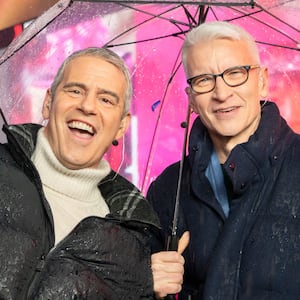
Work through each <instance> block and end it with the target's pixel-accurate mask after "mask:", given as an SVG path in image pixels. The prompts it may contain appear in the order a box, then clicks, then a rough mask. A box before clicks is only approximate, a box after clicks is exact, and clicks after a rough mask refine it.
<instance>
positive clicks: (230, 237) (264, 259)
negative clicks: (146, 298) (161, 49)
mask: <svg viewBox="0 0 300 300" xmlns="http://www.w3.org/2000/svg"><path fill="white" fill-rule="evenodd" d="M182 61H183V66H184V70H185V74H186V78H187V87H186V93H187V96H188V100H189V105H190V109H191V111H193V112H194V113H196V114H197V115H198V117H197V118H196V119H195V121H194V123H193V126H192V128H191V132H190V135H189V147H188V155H187V156H186V158H185V160H184V164H183V174H182V186H181V195H180V205H179V218H178V227H177V228H178V229H177V231H178V235H179V236H181V235H182V234H183V233H184V232H189V235H190V241H189V245H188V247H187V248H186V250H185V251H184V252H183V257H180V255H177V256H176V255H174V256H173V257H172V259H171V258H170V254H168V253H167V252H165V251H161V250H162V245H163V244H164V243H165V241H166V238H167V237H168V236H169V235H170V230H169V227H170V225H171V224H172V220H173V210H174V201H175V199H176V191H177V182H178V174H179V167H180V164H179V163H175V164H173V165H171V166H169V167H167V168H166V169H165V170H164V171H163V173H162V174H161V175H160V176H159V177H158V178H157V179H156V180H155V181H154V182H153V183H152V184H151V186H150V188H149V191H148V195H147V198H148V199H149V201H150V202H151V203H152V204H153V206H154V209H155V210H156V211H157V212H158V214H159V218H160V221H161V224H162V227H163V234H162V237H161V240H162V241H161V243H160V244H159V243H158V242H157V243H156V244H155V245H154V249H155V251H161V252H157V253H156V254H153V255H152V267H153V270H154V278H156V277H160V278H164V280H161V281H160V284H159V285H158V286H157V287H156V291H157V296H158V297H164V296H166V294H173V293H177V292H179V291H180V289H182V290H181V292H180V293H179V297H178V299H180V300H182V299H185V300H192V299H193V300H195V299H197V300H203V299H204V300H212V299H213V300H233V299H243V300H246V299H247V300H248V299H251V300H252V299H255V300H262V299H274V300H275V299H276V300H278V299H280V300H291V299H293V300H296V299H300V256H299V248H300V234H299V232H300V222H299V217H300V184H299V180H300V136H299V135H298V134H296V133H294V132H293V131H292V129H291V128H290V127H289V126H288V125H287V123H286V121H285V120H284V119H283V118H282V117H281V115H280V113H279V110H278V108H277V106H276V104H275V103H272V102H270V101H267V100H265V99H266V98H267V95H268V70H267V68H266V67H264V66H262V65H261V62H260V59H259V52H258V49H257V46H256V44H255V41H254V40H253V38H252V37H251V36H250V35H249V34H248V33H247V32H246V31H245V30H244V29H242V28H241V27H239V26H236V25H233V24H230V23H227V22H221V21H216V22H208V23H204V24H201V25H200V26H198V27H197V28H194V29H192V30H191V31H190V32H189V33H188V34H187V36H186V39H185V41H184V44H183V49H182ZM184 261H185V263H184V275H183V272H182V270H181V269H180V268H178V265H180V264H183V262H184ZM175 266H176V268H175ZM175 275H177V277H176V276H175ZM180 277H181V281H180ZM182 281H183V284H182V287H181V286H180V283H181V282H182ZM154 282H157V281H154Z"/></svg>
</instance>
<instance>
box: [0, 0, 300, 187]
mask: <svg viewBox="0 0 300 300" xmlns="http://www.w3.org/2000/svg"><path fill="white" fill-rule="evenodd" d="M144 6H146V5H144ZM146 7H147V12H148V13H149V14H153V15H155V14H158V11H161V7H160V6H159V5H158V4H152V5H150V4H149V5H147V6H146ZM104 8H105V9H104ZM143 9H144V8H143ZM167 9H168V5H165V6H164V11H167ZM189 9H190V11H191V12H193V10H194V9H196V8H195V7H193V6H191V7H190V8H189ZM249 10H250V8H249ZM216 11H217V12H218V18H219V19H224V20H229V19H234V17H236V15H237V13H236V12H232V11H228V10H227V9H225V8H216ZM272 13H274V14H275V13H276V15H277V16H279V17H282V18H285V19H288V21H289V22H290V23H292V24H295V27H297V26H298V25H299V21H298V16H299V9H298V8H294V7H293V8H290V9H285V10H284V11H282V10H280V9H276V8H273V10H272ZM282 13H284V14H287V13H288V18H287V17H286V16H282ZM259 17H260V18H261V17H263V18H266V19H267V18H270V17H269V16H268V15H266V14H261V15H260V16H259ZM164 18H168V19H171V20H172V19H176V20H178V19H181V20H183V21H186V15H185V13H184V11H183V10H176V11H173V10H172V11H171V12H170V13H165V14H164ZM214 18H215V16H213V15H212V14H210V15H208V17H207V20H206V21H209V20H213V19H214ZM146 19H149V15H146V14H144V13H140V12H138V11H136V10H131V9H128V8H120V7H119V6H117V5H114V4H110V5H109V4H105V3H87V2H85V3H83V2H76V1H75V2H74V4H73V5H72V6H71V7H69V8H68V9H66V10H65V11H64V12H63V13H62V14H61V15H59V16H58V17H57V18H56V19H55V21H53V22H52V23H50V24H49V25H48V26H47V27H45V28H44V29H43V30H41V31H40V33H38V34H37V35H35V36H34V37H33V38H32V39H31V40H30V41H28V42H26V44H25V45H24V47H22V48H21V49H20V50H18V51H17V52H16V53H14V55H12V56H11V57H10V58H9V59H7V60H5V61H4V62H3V63H2V64H0V74H1V78H0V87H1V89H2V96H1V99H0V100H1V102H0V103H1V108H2V110H3V111H4V113H5V115H6V119H7V120H8V122H9V123H23V122H38V123H40V122H42V119H41V114H40V111H41V105H42V101H43V97H44V94H45V91H46V89H47V88H48V87H49V86H50V84H51V81H52V79H53V76H54V74H55V72H56V70H57V69H58V67H59V65H60V64H61V62H62V61H63V60H64V59H65V57H66V56H68V55H69V54H70V53H72V52H73V51H75V50H78V49H81V48H84V47H88V46H102V45H106V44H109V45H115V46H113V47H111V49H112V50H114V51H115V52H117V53H118V54H119V55H120V56H122V57H123V58H124V60H125V61H126V63H127V65H128V67H129V69H130V71H131V73H132V80H133V87H134V96H133V99H132V108H131V112H132V116H133V118H132V124H131V126H130V129H129V131H128V133H127V135H126V137H125V139H124V142H123V143H121V145H119V146H118V147H117V148H114V147H112V149H111V151H110V152H109V153H108V154H107V159H108V160H109V161H110V163H111V166H112V168H113V169H115V170H118V171H120V173H121V174H122V175H124V176H125V177H126V178H128V179H129V180H130V181H132V182H133V183H135V184H136V185H137V186H138V187H139V188H140V189H141V190H142V191H143V192H144V193H145V191H146V189H147V187H148V185H149V184H150V182H151V181H152V180H153V179H154V178H155V177H156V176H157V175H158V174H159V173H160V172H161V171H162V170H163V169H164V168H165V167H166V166H167V165H169V164H170V163H173V162H175V161H177V160H179V159H180V158H181V152H182V147H183V146H182V144H183V137H184V129H183V128H181V126H180V124H181V122H182V121H184V120H185V118H186V109H187V99H186V95H185V92H184V88H185V87H186V81H185V77H184V74H183V70H182V67H181V66H180V65H179V62H180V59H179V53H180V47H181V45H182V40H183V37H184V35H183V34H181V35H173V36H170V37H168V38H164V39H153V37H157V36H164V35H165V36H168V35H171V34H172V33H174V32H178V28H177V26H175V25H174V24H172V23H170V22H165V21H164V20H162V19H157V18H156V19H153V20H151V21H147V22H145V20H146ZM269 21H270V22H273V25H274V26H275V27H278V26H282V25H281V24H279V23H278V24H277V21H276V20H269ZM232 22H236V23H238V24H240V25H241V26H243V27H245V28H246V29H247V30H248V31H249V32H250V33H251V34H253V36H254V37H255V39H256V40H257V41H264V42H266V43H268V42H272V43H274V42H278V43H279V44H281V45H284V46H289V45H290V44H292V43H293V42H292V41H291V40H290V39H289V38H284V37H283V36H281V35H279V34H278V33H276V31H274V30H271V29H270V28H268V27H263V26H259V23H257V21H255V20H253V19H250V18H249V19H245V20H244V19H243V20H237V21H232ZM141 23H143V24H142V25H140V24H141ZM297 24H298V25H297ZM136 25H139V26H138V27H137V29H135V30H128V28H132V27H134V26H136ZM31 26H34V24H33V25H31ZM31 26H29V27H28V30H30V27H31ZM298 28H299V26H298ZM187 29H188V28H185V30H187ZM127 30H128V33H126V34H124V35H122V36H121V37H119V38H118V39H115V40H114V41H111V39H112V37H115V36H117V35H118V34H119V33H122V32H126V31H127ZM25 31H26V30H25ZM284 31H285V33H286V35H287V36H293V37H294V39H297V40H298V41H299V31H297V30H296V31H290V29H289V28H287V27H285V28H284ZM148 39H151V41H145V40H148ZM142 40H143V41H144V42H141V41H142ZM109 41H111V42H109ZM132 41H135V42H134V43H132ZM259 49H260V52H261V57H262V64H263V65H267V66H268V67H269V74H270V93H269V99H270V100H273V101H275V102H276V103H277V104H278V105H279V108H280V110H281V113H282V115H283V116H284V117H285V118H286V120H287V122H288V123H289V124H290V125H291V126H292V128H293V129H294V130H295V131H297V132H300V119H299V114H300V97H299V94H300V93H299V91H300V55H299V51H297V50H288V49H285V48H278V47H274V46H268V45H263V44H261V43H260V44H259ZM0 62H1V61H0ZM177 66H178V70H177V71H176V72H174V69H175V68H176V67H177ZM173 73H174V76H172V74H173ZM192 118H194V116H192Z"/></svg>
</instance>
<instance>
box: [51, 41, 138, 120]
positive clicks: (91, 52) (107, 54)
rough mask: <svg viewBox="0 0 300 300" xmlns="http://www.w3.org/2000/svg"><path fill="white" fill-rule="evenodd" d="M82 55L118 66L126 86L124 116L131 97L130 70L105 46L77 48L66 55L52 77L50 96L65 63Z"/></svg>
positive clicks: (52, 94)
mask: <svg viewBox="0 0 300 300" xmlns="http://www.w3.org/2000/svg"><path fill="white" fill-rule="evenodd" d="M84 56H92V57H98V58H101V59H103V60H104V61H106V62H108V63H111V64H112V65H114V66H115V67H116V68H118V69H119V70H120V71H121V72H122V73H123V74H124V76H125V80H126V83H127V88H126V91H125V103H124V111H123V117H124V116H125V115H126V114H127V113H128V112H129V109H130V102H131V97H132V82H131V77H130V72H129V70H128V68H127V66H126V64H125V62H124V60H123V59H122V58H121V57H120V56H119V55H117V54H116V53H115V52H113V51H111V50H109V49H107V48H100V47H90V48H85V49H82V50H78V51H76V52H74V53H73V54H71V55H70V56H68V57H67V58H66V59H65V61H64V62H63V63H62V64H61V66H60V67H59V69H58V71H57V73H56V75H55V77H54V80H53V82H52V84H51V87H50V92H51V97H52V98H53V97H54V95H55V92H56V90H57V87H58V85H59V84H60V82H61V80H62V78H63V75H64V71H65V69H66V67H67V65H68V64H69V63H70V62H71V61H72V60H74V59H75V58H78V57H84Z"/></svg>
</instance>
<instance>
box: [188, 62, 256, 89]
mask: <svg viewBox="0 0 300 300" xmlns="http://www.w3.org/2000/svg"><path fill="white" fill-rule="evenodd" d="M256 68H260V66H259V65H248V66H237V67H232V68H229V69H226V70H225V71H224V72H223V73H220V74H201V75H197V76H194V77H192V78H189V79H188V80H187V83H188V84H189V85H190V87H191V89H192V91H193V92H194V93H196V94H205V93H209V92H211V91H212V90H213V89H214V88H215V87H216V79H217V77H219V76H220V77H222V79H223V80H224V82H225V83H226V84H227V85H228V86H231V87H235V86H239V85H242V84H244V83H245V82H246V81H247V80H248V78H249V71H250V70H251V69H256Z"/></svg>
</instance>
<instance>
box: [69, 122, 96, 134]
mask: <svg viewBox="0 0 300 300" xmlns="http://www.w3.org/2000/svg"><path fill="white" fill-rule="evenodd" d="M68 125H69V127H70V128H74V129H80V130H85V131H88V132H89V133H90V134H94V130H93V127H92V126H90V125H88V124H86V123H82V122H79V121H72V122H70V123H69V124H68Z"/></svg>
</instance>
